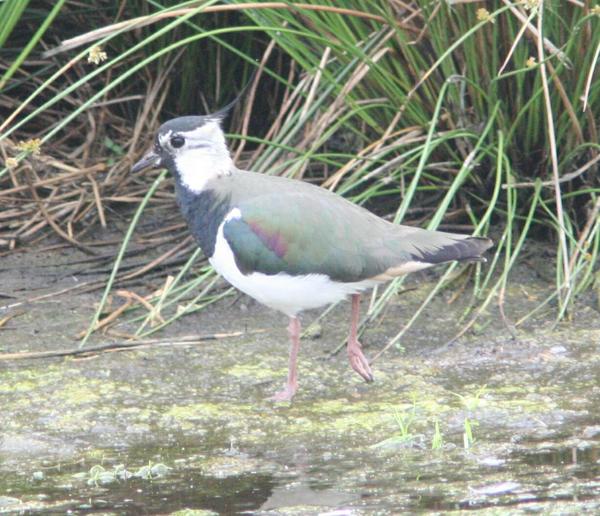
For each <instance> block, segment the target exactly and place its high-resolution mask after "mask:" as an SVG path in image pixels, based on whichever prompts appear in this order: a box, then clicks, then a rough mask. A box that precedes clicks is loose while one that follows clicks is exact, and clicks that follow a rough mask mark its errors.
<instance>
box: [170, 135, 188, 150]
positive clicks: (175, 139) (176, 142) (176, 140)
mask: <svg viewBox="0 0 600 516" xmlns="http://www.w3.org/2000/svg"><path fill="white" fill-rule="evenodd" d="M170 143H171V147H173V148H174V149H180V148H181V147H183V146H184V145H185V138H184V137H183V136H179V135H177V136H172V137H171V140H170Z"/></svg>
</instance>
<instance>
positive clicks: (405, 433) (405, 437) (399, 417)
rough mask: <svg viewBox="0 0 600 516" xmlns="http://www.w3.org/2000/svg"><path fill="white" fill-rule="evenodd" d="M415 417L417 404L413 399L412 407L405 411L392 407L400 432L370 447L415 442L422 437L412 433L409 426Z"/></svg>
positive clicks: (403, 444) (411, 443)
mask: <svg viewBox="0 0 600 516" xmlns="http://www.w3.org/2000/svg"><path fill="white" fill-rule="evenodd" d="M416 418H417V404H416V401H415V400H414V399H413V405H412V408H411V409H410V410H408V411H405V412H400V411H399V410H398V409H394V419H395V420H396V423H397V424H398V428H399V429H400V432H399V433H398V434H397V435H394V436H393V437H390V438H389V439H384V440H383V441H381V442H378V443H376V444H374V445H373V446H372V448H380V447H384V448H385V447H390V446H392V447H393V446H396V445H401V446H403V447H406V446H408V445H411V446H412V445H414V444H416V441H417V438H420V437H422V436H421V435H417V434H413V433H412V431H411V426H412V424H413V423H414V422H415V420H416Z"/></svg>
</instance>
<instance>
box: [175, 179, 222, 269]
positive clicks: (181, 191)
mask: <svg viewBox="0 0 600 516" xmlns="http://www.w3.org/2000/svg"><path fill="white" fill-rule="evenodd" d="M176 196H177V203H178V204H179V208H180V209H181V213H182V215H183V217H184V218H185V220H186V222H187V224H188V226H189V228H190V232H191V233H192V236H193V237H194V239H195V240H196V242H198V245H200V247H201V249H202V251H203V252H204V254H205V255H206V256H207V257H208V258H210V257H211V256H213V254H214V252H215V243H216V238H217V231H218V229H219V226H220V224H221V223H222V222H223V219H224V218H225V215H226V214H227V212H228V211H229V209H230V202H229V197H228V196H220V195H218V194H217V193H216V192H214V191H213V190H206V191H203V192H200V193H198V194H196V193H192V192H189V191H188V190H186V189H185V188H181V187H177V189H176Z"/></svg>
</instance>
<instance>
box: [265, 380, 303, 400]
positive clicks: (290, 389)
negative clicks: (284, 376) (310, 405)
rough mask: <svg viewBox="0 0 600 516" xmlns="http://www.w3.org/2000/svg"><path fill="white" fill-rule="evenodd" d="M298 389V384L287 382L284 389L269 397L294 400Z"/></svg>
mask: <svg viewBox="0 0 600 516" xmlns="http://www.w3.org/2000/svg"><path fill="white" fill-rule="evenodd" d="M297 390H298V386H297V385H290V384H286V386H285V389H283V390H282V391H279V392H276V393H275V394H274V395H273V396H271V397H270V398H269V400H271V401H292V398H293V397H294V395H295V394H296V391H297Z"/></svg>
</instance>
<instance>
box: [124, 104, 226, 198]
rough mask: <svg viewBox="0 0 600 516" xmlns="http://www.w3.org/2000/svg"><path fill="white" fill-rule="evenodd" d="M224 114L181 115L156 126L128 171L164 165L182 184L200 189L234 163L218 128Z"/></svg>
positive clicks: (193, 188) (221, 130)
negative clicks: (150, 140)
mask: <svg viewBox="0 0 600 516" xmlns="http://www.w3.org/2000/svg"><path fill="white" fill-rule="evenodd" d="M222 120H223V114H222V113H221V112H218V113H216V114H213V115H205V116H182V117H179V118H173V119H172V120H169V121H168V122H165V123H164V124H162V125H161V126H160V128H159V129H158V133H157V135H156V138H155V140H154V145H153V146H152V148H151V149H150V150H149V151H148V152H147V153H146V154H145V155H144V156H143V157H142V159H140V160H139V161H138V162H137V163H136V164H135V165H133V167H132V169H131V171H132V172H137V171H140V170H143V169H146V168H159V167H165V168H167V169H169V171H170V172H171V173H172V174H174V175H175V179H176V181H178V182H180V183H181V184H182V185H183V186H184V187H185V188H187V189H189V190H191V191H193V192H200V191H201V190H202V189H203V187H204V185H205V184H206V182H207V181H208V180H209V179H211V178H213V177H215V176H220V175H227V174H229V173H230V171H231V169H232V167H233V163H232V160H231V156H230V154H229V149H228V148H227V144H226V142H225V134H224V132H223V129H222V128H221V122H222Z"/></svg>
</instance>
